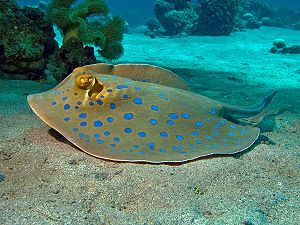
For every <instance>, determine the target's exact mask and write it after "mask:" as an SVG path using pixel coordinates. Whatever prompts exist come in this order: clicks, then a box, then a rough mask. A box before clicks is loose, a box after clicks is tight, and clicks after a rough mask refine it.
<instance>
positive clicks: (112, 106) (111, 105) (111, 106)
mask: <svg viewBox="0 0 300 225" xmlns="http://www.w3.org/2000/svg"><path fill="white" fill-rule="evenodd" d="M109 107H110V108H111V109H115V108H117V106H116V104H115V103H110V104H109Z"/></svg>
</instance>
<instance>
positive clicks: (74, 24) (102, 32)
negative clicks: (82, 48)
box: [47, 0, 124, 59]
mask: <svg viewBox="0 0 300 225" xmlns="http://www.w3.org/2000/svg"><path fill="white" fill-rule="evenodd" d="M74 2H75V0H66V1H61V0H53V1H52V2H51V3H50V5H49V7H48V9H47V17H48V20H49V21H50V22H52V23H54V24H56V25H57V26H58V27H59V28H60V29H61V30H62V32H63V35H64V39H63V43H64V44H66V43H67V42H68V41H69V40H72V39H77V40H78V41H81V42H82V43H83V44H93V45H95V46H96V47H98V51H99V53H100V54H101V55H102V56H104V57H105V58H107V59H117V58H119V57H120V56H121V55H122V54H123V47H122V44H121V41H122V39H123V31H124V21H123V20H122V19H121V18H120V17H117V16H116V17H112V18H111V19H110V20H109V21H108V22H107V21H93V22H89V20H88V17H89V16H91V15H94V14H101V15H103V16H108V14H109V10H108V7H107V6H106V4H105V2H104V1H103V0H86V1H84V2H81V3H79V4H78V5H76V6H74V7H72V4H73V3H74Z"/></svg>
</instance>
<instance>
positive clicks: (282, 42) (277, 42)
mask: <svg viewBox="0 0 300 225" xmlns="http://www.w3.org/2000/svg"><path fill="white" fill-rule="evenodd" d="M273 45H274V46H276V48H284V47H285V46H286V43H285V40H283V39H281V38H277V39H275V40H274V41H273Z"/></svg>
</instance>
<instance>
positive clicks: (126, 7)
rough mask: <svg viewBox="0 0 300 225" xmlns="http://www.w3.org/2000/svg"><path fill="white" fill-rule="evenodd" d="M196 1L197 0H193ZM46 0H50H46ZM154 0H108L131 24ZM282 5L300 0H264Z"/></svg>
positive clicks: (28, 1) (27, 1) (33, 0)
mask: <svg viewBox="0 0 300 225" xmlns="http://www.w3.org/2000/svg"><path fill="white" fill-rule="evenodd" d="M193 1H196V0H193ZM17 2H18V3H19V4H20V5H21V6H25V5H36V4H37V2H38V0H18V1H17ZM44 2H50V1H49V0H45V1H44ZM154 2H155V1H154V0H126V1H125V0H107V1H106V3H107V4H108V6H109V8H110V11H111V13H112V14H114V15H119V16H121V17H122V18H124V19H125V20H126V21H127V22H128V23H129V25H130V26H138V25H141V24H144V21H145V20H146V19H147V18H148V17H150V16H152V15H153V6H154ZM262 2H266V3H270V4H273V5H276V6H280V7H288V8H293V9H295V8H299V10H300V0H262Z"/></svg>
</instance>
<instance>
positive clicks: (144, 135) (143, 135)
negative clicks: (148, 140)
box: [138, 132, 147, 138]
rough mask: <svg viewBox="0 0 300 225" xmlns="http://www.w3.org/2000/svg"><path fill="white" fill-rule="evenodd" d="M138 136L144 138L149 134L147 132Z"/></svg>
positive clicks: (139, 133)
mask: <svg viewBox="0 0 300 225" xmlns="http://www.w3.org/2000/svg"><path fill="white" fill-rule="evenodd" d="M138 136H140V137H142V138H144V137H146V136H147V134H146V133H145V132H138Z"/></svg>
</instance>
